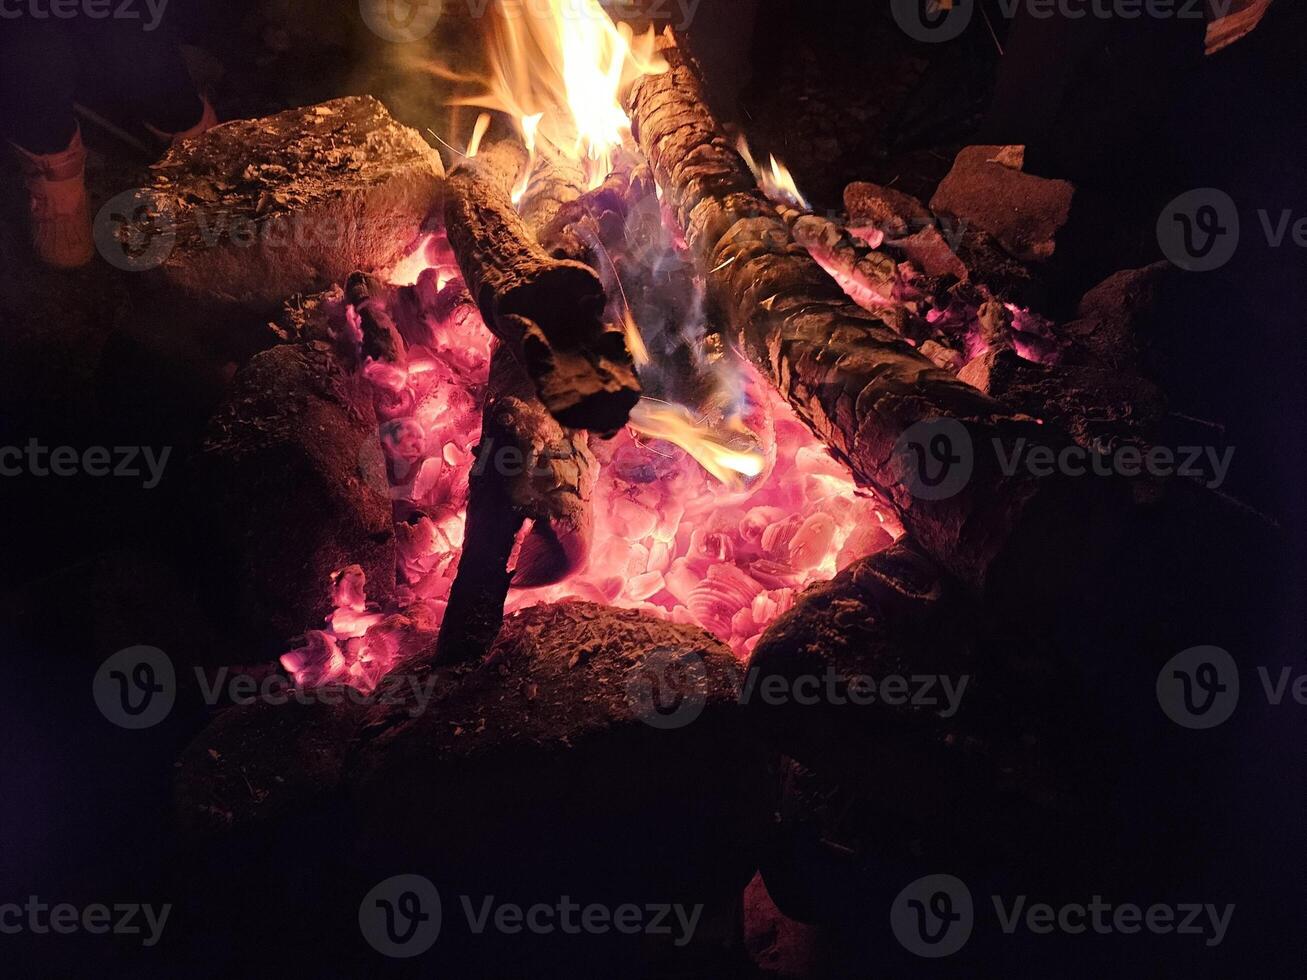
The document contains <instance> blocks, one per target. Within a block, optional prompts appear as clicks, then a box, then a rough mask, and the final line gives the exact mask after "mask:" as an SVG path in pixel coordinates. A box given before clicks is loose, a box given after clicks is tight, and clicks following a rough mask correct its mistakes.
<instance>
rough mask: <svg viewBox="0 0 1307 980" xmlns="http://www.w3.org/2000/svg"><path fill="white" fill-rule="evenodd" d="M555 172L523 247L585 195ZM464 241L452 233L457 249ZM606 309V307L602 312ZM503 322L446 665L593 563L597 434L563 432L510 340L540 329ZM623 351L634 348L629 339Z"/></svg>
mask: <svg viewBox="0 0 1307 980" xmlns="http://www.w3.org/2000/svg"><path fill="white" fill-rule="evenodd" d="M499 147H502V149H501V148H491V149H490V150H489V151H487V153H486V155H485V156H484V158H478V159H481V164H480V165H479V166H480V167H481V168H482V170H481V172H482V173H483V174H484V175H486V176H485V178H484V180H485V182H486V184H487V185H488V186H490V187H492V188H493V187H497V188H498V189H499V191H500V192H501V196H502V198H503V199H504V200H507V195H508V191H509V190H510V189H511V187H512V185H513V183H514V182H515V181H516V179H517V177H516V174H517V173H518V172H519V170H520V167H521V165H522V160H521V156H520V153H519V151H518V150H517V149H516V148H514V147H513V145H512V144H499ZM551 173H552V175H553V176H552V178H551V179H549V180H546V181H545V182H544V183H543V184H542V185H540V186H537V187H534V188H533V189H532V192H531V194H530V195H529V200H528V201H527V202H526V204H527V208H526V210H527V213H528V214H530V215H531V216H532V224H531V225H528V224H527V223H526V222H524V221H521V220H518V221H517V222H516V228H515V229H514V233H515V234H517V235H519V236H522V237H520V238H518V239H516V240H515V242H516V246H515V247H521V248H524V249H526V250H527V251H530V248H529V246H535V247H536V248H537V249H539V246H538V245H537V243H536V236H537V235H538V234H540V228H541V226H542V223H544V222H546V221H549V220H551V219H553V218H554V217H555V216H557V214H558V213H559V211H560V210H561V209H562V208H564V207H565V206H566V205H567V204H568V203H570V202H572V201H574V200H575V199H576V198H577V197H579V196H580V193H581V190H580V186H579V179H580V178H579V175H574V179H575V180H576V181H577V183H571V182H569V180H568V179H567V178H566V171H565V170H564V169H562V168H555V169H552V170H551ZM501 203H502V202H501ZM500 217H501V218H505V219H509V218H515V217H516V215H515V214H506V215H500ZM461 240H462V239H461V238H460V237H459V236H458V235H457V234H456V233H452V232H451V243H454V244H455V249H456V251H457V249H458V245H457V242H458V241H461ZM541 251H542V252H543V250H541ZM458 254H460V255H462V254H463V253H462V252H459V253H458ZM537 258H538V257H537ZM460 261H463V260H462V259H460ZM551 261H552V260H551ZM559 265H560V266H565V267H567V268H569V269H571V270H573V271H574V270H575V269H585V271H586V272H587V273H589V275H590V276H591V277H593V282H594V284H595V285H597V286H598V288H599V294H600V297H601V299H600V302H601V304H602V303H603V302H604V300H603V296H604V294H603V286H602V284H601V283H600V281H599V279H598V277H597V276H595V275H594V273H593V272H591V271H590V270H589V269H588V268H586V267H585V266H582V265H580V263H576V262H566V263H559ZM602 313H603V309H602V305H601V307H600V316H601V317H602ZM500 321H501V322H500V323H499V329H500V330H503V331H504V332H503V333H499V331H498V330H497V331H496V333H497V335H498V336H499V337H500V342H499V344H497V345H496V347H495V351H494V354H493V355H492V357H491V362H490V380H489V384H488V386H487V392H486V402H485V409H484V411H483V414H482V433H481V444H480V447H479V448H478V450H477V463H476V465H475V466H474V468H473V473H472V479H471V492H470V495H469V500H468V515H467V529H466V534H465V538H464V546H463V556H462V559H461V560H460V563H459V567H458V574H457V577H456V578H455V581H454V585H453V588H452V589H451V591H450V597H449V606H448V608H447V610H446V613H445V620H444V623H443V625H442V628H441V631H440V638H439V642H438V645H437V652H436V658H437V661H438V662H441V663H449V662H462V661H466V660H472V659H475V658H477V657H480V656H484V655H485V653H486V652H487V651H488V650H489V649H490V646H491V644H493V643H494V641H495V637H496V636H497V635H498V634H499V630H500V627H501V626H502V625H503V620H504V603H505V600H506V599H507V597H508V591H509V589H510V588H512V587H517V588H539V587H542V586H545V585H552V584H554V583H556V582H560V581H562V580H564V579H566V578H567V577H568V576H569V575H570V574H571V573H572V572H574V571H576V570H577V569H578V568H580V567H581V566H582V565H583V564H584V563H585V560H586V558H587V556H588V555H589V551H590V541H591V538H592V536H593V533H594V514H593V510H592V507H591V497H592V495H593V493H594V485H595V481H596V479H597V477H598V465H597V463H596V462H595V459H594V456H593V455H592V454H591V452H590V447H589V443H588V437H587V435H586V433H585V432H584V431H580V430H578V429H564V428H563V426H562V425H560V424H559V420H558V418H557V417H556V416H555V415H553V414H551V413H550V411H548V410H547V409H546V407H545V404H544V403H543V401H542V400H541V398H538V397H537V394H538V393H539V392H538V389H537V387H536V385H535V384H534V383H533V379H532V372H531V371H530V368H529V366H528V364H529V362H528V359H527V357H526V356H525V355H524V353H523V354H519V347H518V345H517V344H514V343H511V342H508V341H506V340H505V337H512V336H515V335H518V336H522V337H527V336H530V335H532V331H533V330H537V327H536V325H535V324H534V323H533V322H531V321H528V320H526V319H525V318H523V317H520V316H517V315H512V314H502V315H501V318H500ZM487 322H489V321H487ZM622 348H623V350H625V341H624V340H623V342H622ZM632 377H634V374H633V373H632ZM626 411H627V412H628V413H629V411H630V409H629V408H628V409H626ZM527 521H531V522H532V527H531V532H530V534H529V535H528V536H527V538H526V539H525V541H523V543H522V548H521V551H520V553H519V555H518V560H517V567H516V568H515V569H513V568H510V564H511V562H512V554H513V548H514V545H515V543H516V541H517V537H518V534H519V532H520V531H521V529H522V526H523V524H524V523H526V522H527Z"/></svg>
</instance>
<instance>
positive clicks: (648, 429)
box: [630, 398, 766, 486]
mask: <svg viewBox="0 0 1307 980" xmlns="http://www.w3.org/2000/svg"><path fill="white" fill-rule="evenodd" d="M630 426H631V428H632V429H633V430H634V431H635V432H636V433H638V434H639V435H641V436H644V437H645V438H648V439H661V440H663V441H664V442H670V443H671V444H672V445H674V446H680V447H681V448H682V449H684V450H685V451H686V452H687V453H689V454H690V455H691V456H692V457H693V458H694V459H695V461H696V462H698V464H699V465H700V466H702V467H703V468H704V469H705V470H707V471H708V472H709V473H711V474H712V475H713V476H715V477H716V478H717V479H718V480H720V481H721V482H722V483H725V484H728V485H730V486H740V485H741V484H742V483H743V482H744V480H748V479H753V478H754V477H757V476H760V475H761V474H762V471H763V470H764V469H765V468H766V460H765V459H764V458H763V454H762V453H761V452H760V451H759V450H758V449H744V450H742V449H736V448H734V447H732V446H730V445H727V443H726V442H725V441H724V440H723V438H722V437H721V436H720V435H719V434H718V433H716V432H715V431H713V430H712V429H710V428H708V427H707V426H704V425H701V424H700V423H699V422H698V421H696V420H695V418H694V416H693V415H692V414H691V413H690V411H689V410H688V409H686V408H683V407H682V406H680V405H672V404H669V403H666V402H655V401H652V400H651V399H648V398H643V399H641V400H640V403H639V404H638V405H636V406H635V408H634V409H633V410H632V411H631V422H630ZM742 477H743V478H744V480H742V479H741V478H742Z"/></svg>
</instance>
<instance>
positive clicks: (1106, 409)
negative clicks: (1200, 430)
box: [958, 348, 1166, 453]
mask: <svg viewBox="0 0 1307 980" xmlns="http://www.w3.org/2000/svg"><path fill="white" fill-rule="evenodd" d="M958 378H959V379H960V380H962V381H965V382H966V383H967V384H969V385H972V386H973V387H976V388H979V389H980V390H981V391H983V392H984V393H985V394H987V395H989V396H990V397H992V398H995V399H997V400H999V401H1001V402H1003V403H1004V404H1006V405H1009V406H1011V407H1012V408H1014V409H1016V410H1017V411H1019V412H1022V413H1024V414H1027V415H1032V416H1034V417H1035V418H1038V419H1041V420H1043V421H1044V422H1049V423H1052V424H1053V425H1056V426H1057V427H1058V428H1059V429H1061V430H1063V431H1065V432H1067V433H1069V434H1070V435H1071V437H1072V438H1073V439H1075V441H1076V443H1077V444H1078V445H1080V446H1083V447H1085V448H1087V449H1091V450H1094V451H1096V452H1101V453H1111V452H1112V451H1113V450H1115V449H1116V448H1118V447H1119V446H1121V445H1123V444H1127V443H1130V444H1135V445H1140V446H1143V445H1150V444H1152V442H1153V439H1154V437H1155V436H1156V434H1157V432H1158V427H1159V425H1160V424H1161V421H1162V417H1163V415H1164V414H1165V412H1166V399H1165V397H1164V396H1163V395H1162V392H1161V390H1160V389H1158V387H1157V386H1156V385H1154V384H1152V383H1151V382H1149V381H1147V380H1145V379H1144V378H1141V377H1140V376H1139V375H1138V374H1137V373H1135V372H1133V371H1127V370H1122V369H1120V368H1113V367H1109V366H1101V365H1098V364H1092V365H1077V364H1064V365H1050V364H1037V363H1035V362H1034V361H1028V360H1025V359H1024V358H1022V357H1021V356H1020V355H1018V354H1017V352H1016V351H1015V350H1013V349H1011V348H1002V349H992V350H989V351H986V352H985V353H984V354H982V355H980V356H979V357H977V358H976V359H975V360H973V361H971V363H969V364H968V365H967V366H966V367H964V368H963V369H962V370H961V371H960V372H959V373H958Z"/></svg>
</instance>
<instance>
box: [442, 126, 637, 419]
mask: <svg viewBox="0 0 1307 980" xmlns="http://www.w3.org/2000/svg"><path fill="white" fill-rule="evenodd" d="M524 166H525V157H524V151H523V149H522V148H521V147H519V146H517V145H516V144H513V143H511V142H508V141H504V142H501V143H497V144H494V145H492V146H490V147H486V148H484V149H482V151H481V152H480V153H479V154H478V155H477V156H476V157H473V158H471V159H469V160H467V161H465V162H464V163H462V164H460V165H459V166H458V168H456V169H455V170H454V172H453V173H452V174H451V175H450V178H449V183H448V190H447V198H446V206H445V220H446V223H447V227H448V233H449V241H450V245H451V246H452V247H453V249H454V252H455V254H456V255H457V256H458V260H459V266H460V267H461V269H462V270H463V276H464V279H465V280H466V281H467V284H468V288H469V290H470V291H471V293H472V295H473V297H474V298H475V299H476V301H477V305H478V307H479V308H480V309H481V313H482V315H483V317H484V318H485V321H486V325H487V326H489V327H490V329H491V330H492V331H493V332H494V333H495V335H496V336H497V337H499V338H500V340H501V341H503V342H505V343H508V344H510V345H512V346H513V347H514V348H515V349H516V351H518V352H519V356H520V360H521V363H522V364H523V366H524V367H525V368H526V371H527V373H528V375H529V376H530V378H531V380H532V381H533V382H534V384H535V387H536V391H537V393H538V394H539V396H540V400H541V402H542V403H543V404H544V405H545V407H546V408H548V409H549V411H550V412H551V413H552V414H553V416H554V417H555V418H556V419H558V421H559V422H560V423H561V424H562V425H564V426H566V427H568V428H574V429H589V430H590V431H593V432H599V433H605V434H606V433H611V432H616V431H617V430H618V429H620V428H621V427H622V426H623V425H625V424H626V421H627V419H628V418H629V416H630V412H631V409H632V408H633V407H635V404H636V402H637V401H639V400H640V383H639V380H638V379H637V377H636V374H635V367H634V364H633V362H632V359H631V354H630V352H629V351H628V350H627V348H626V340H625V337H624V335H623V333H622V331H621V330H620V329H611V328H609V327H607V326H606V325H605V324H604V307H605V305H606V298H605V295H604V287H603V283H602V282H601V281H600V279H599V277H598V276H597V275H596V274H595V272H594V271H593V270H592V269H590V268H588V267H587V266H585V265H582V264H581V263H579V262H571V261H566V260H559V259H554V258H552V257H551V256H550V255H549V254H548V253H547V252H546V251H545V249H544V248H542V247H541V246H540V244H539V243H538V242H537V240H536V238H535V236H534V235H533V234H532V233H531V231H530V229H529V228H528V227H527V225H526V223H525V222H523V220H522V219H521V217H519V216H518V214H517V211H516V210H515V209H514V207H513V204H512V200H511V194H512V189H513V186H514V184H515V183H516V181H517V179H518V175H519V174H520V173H521V172H522V169H523V167H524Z"/></svg>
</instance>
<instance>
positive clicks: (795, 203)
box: [737, 137, 812, 211]
mask: <svg viewBox="0 0 1307 980" xmlns="http://www.w3.org/2000/svg"><path fill="white" fill-rule="evenodd" d="M737 149H738V150H739V153H740V156H742V157H744V162H745V163H747V164H748V165H749V169H750V170H752V171H753V175H754V176H755V177H757V178H758V186H759V187H761V188H762V190H763V193H764V194H766V195H767V196H768V197H769V198H771V199H772V200H773V201H775V202H776V203H777V204H788V205H789V206H790V207H793V208H799V209H800V210H803V211H810V210H812V208H811V206H810V205H809V204H808V199H807V198H806V197H804V196H803V194H802V192H800V190H799V185H798V184H797V183H796V182H795V180H794V175H793V174H792V173H790V168H789V167H787V166H785V164H783V163H781V162H780V161H779V160H777V159H776V155H775V154H771V155H770V156H771V166H770V167H761V166H759V164H758V161H757V160H755V159H754V158H753V153H752V152H750V150H749V144H748V142H747V141H746V140H745V139H744V137H740V142H739V145H738V146H737Z"/></svg>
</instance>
